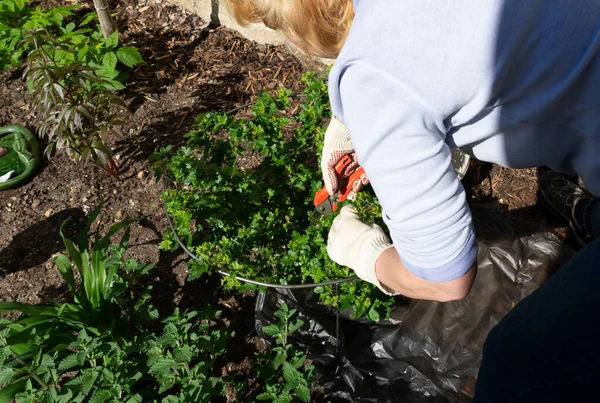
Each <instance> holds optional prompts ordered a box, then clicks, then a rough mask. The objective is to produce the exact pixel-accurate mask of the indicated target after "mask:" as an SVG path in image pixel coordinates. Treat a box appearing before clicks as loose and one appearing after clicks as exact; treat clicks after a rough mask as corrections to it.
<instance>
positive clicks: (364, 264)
mask: <svg viewBox="0 0 600 403" xmlns="http://www.w3.org/2000/svg"><path fill="white" fill-rule="evenodd" d="M393 247H394V245H392V243H391V242H390V240H389V238H388V237H387V236H386V235H385V234H384V233H383V231H381V233H380V234H377V236H376V237H373V238H372V239H370V240H369V241H368V242H366V243H365V244H364V245H363V247H362V250H361V251H360V267H361V269H362V270H361V273H360V274H361V275H360V276H359V277H361V278H362V279H363V280H365V281H367V282H369V283H371V284H374V285H376V286H377V288H379V289H380V290H381V291H382V292H383V293H384V294H386V295H398V294H399V293H397V292H394V291H393V290H391V289H389V288H387V287H386V286H384V285H383V284H381V282H380V281H379V279H378V278H377V274H376V273H375V263H376V262H377V259H378V258H379V256H380V255H381V254H382V253H383V252H384V251H386V250H388V249H390V248H393ZM357 274H358V272H357Z"/></svg>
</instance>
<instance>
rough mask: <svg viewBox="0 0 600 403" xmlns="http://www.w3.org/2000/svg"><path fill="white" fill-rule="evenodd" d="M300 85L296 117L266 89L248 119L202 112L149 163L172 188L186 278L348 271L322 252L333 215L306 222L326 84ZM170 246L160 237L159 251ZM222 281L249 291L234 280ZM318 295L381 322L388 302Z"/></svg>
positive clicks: (308, 80) (313, 79) (281, 94)
mask: <svg viewBox="0 0 600 403" xmlns="http://www.w3.org/2000/svg"><path fill="white" fill-rule="evenodd" d="M303 83H304V84H305V85H306V89H305V90H304V94H305V98H304V99H303V101H302V102H301V104H300V105H299V106H298V107H297V108H295V110H297V112H295V113H290V112H289V110H290V109H291V106H290V104H291V102H292V100H291V98H290V91H288V90H285V89H280V90H279V91H278V92H277V94H276V95H275V96H272V95H270V94H268V93H264V94H262V95H260V96H259V97H258V99H257V101H256V104H255V105H254V106H253V108H252V116H251V117H248V118H246V117H240V118H237V117H235V116H231V115H227V114H225V113H207V114H204V115H201V116H199V117H198V118H197V120H196V125H195V128H194V130H193V131H191V132H190V133H188V134H187V138H188V142H187V145H186V146H185V147H182V148H181V149H179V150H176V151H174V150H172V149H171V148H170V147H167V148H164V149H162V150H161V151H160V152H159V153H157V154H156V155H155V156H154V157H153V161H154V163H155V167H156V172H157V174H158V175H159V176H160V175H161V174H164V175H166V177H167V180H168V181H169V183H170V190H168V191H166V192H164V194H163V198H164V200H165V205H166V208H167V210H168V212H169V214H170V215H171V216H172V217H173V219H174V223H175V227H176V232H177V234H178V236H179V237H181V238H182V240H183V242H185V244H186V245H187V246H188V247H189V248H190V249H191V250H192V251H193V252H194V253H195V254H196V255H197V256H198V257H199V258H200V259H201V261H200V262H198V261H193V262H191V263H190V267H189V279H190V280H193V279H196V278H198V277H200V276H201V275H202V274H203V273H207V272H210V271H214V270H216V269H222V270H226V271H229V272H231V273H232V274H235V275H238V276H242V277H246V278H251V279H256V280H261V281H266V282H271V283H276V284H293V283H309V282H322V281H326V280H336V279H342V278H346V277H349V276H352V275H353V273H352V271H351V270H350V269H348V268H345V267H341V266H339V265H337V264H335V263H334V262H333V261H331V260H330V259H329V257H328V255H327V241H326V240H327V233H328V229H329V227H330V225H331V222H332V220H333V218H334V217H333V216H334V215H333V214H332V215H331V216H330V217H326V218H325V219H324V220H323V221H321V223H319V224H315V223H313V222H312V221H311V220H310V216H311V214H312V210H313V208H314V206H313V205H312V200H313V197H314V193H315V191H317V190H319V189H320V188H321V187H322V186H323V183H322V178H321V175H320V170H319V167H318V155H317V153H318V150H320V149H321V144H322V141H323V135H324V130H325V127H324V125H325V124H326V123H327V122H326V119H327V118H329V117H330V116H331V112H330V110H329V104H328V97H327V86H326V83H325V82H324V80H323V79H322V78H320V77H318V76H315V75H313V74H307V75H305V76H304V78H303ZM362 197H363V198H369V200H370V202H369V201H368V200H366V199H365V200H363V201H362V202H363V204H365V205H368V204H369V203H371V204H376V199H375V198H374V196H372V195H371V194H367V193H366V192H365V194H364V196H362ZM361 200H362V199H361ZM176 246H177V243H176V242H175V239H174V238H173V236H172V235H171V234H166V235H165V239H164V241H163V243H162V247H163V248H166V249H171V248H175V247H176ZM223 282H224V285H225V287H227V288H238V289H244V288H246V287H247V286H246V285H244V284H240V283H239V282H238V281H236V280H235V279H234V278H232V277H228V278H224V280H223ZM316 291H317V292H318V293H319V294H320V297H321V301H322V302H324V303H325V304H327V305H333V306H339V307H340V308H341V309H347V308H351V312H352V315H353V316H354V317H357V318H358V317H364V316H366V317H367V318H369V319H371V320H373V321H378V320H379V319H380V318H381V315H382V314H383V316H388V314H389V307H390V306H391V304H392V302H393V299H391V298H388V297H386V296H385V295H384V294H382V293H381V292H380V291H379V290H377V288H375V287H374V286H372V285H370V284H368V283H366V282H363V281H353V282H347V283H343V284H340V294H339V296H338V295H336V294H335V292H334V290H333V288H332V287H319V288H317V290H316Z"/></svg>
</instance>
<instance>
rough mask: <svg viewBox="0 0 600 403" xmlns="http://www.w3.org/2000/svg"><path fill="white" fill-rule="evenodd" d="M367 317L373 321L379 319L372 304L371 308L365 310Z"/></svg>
mask: <svg viewBox="0 0 600 403" xmlns="http://www.w3.org/2000/svg"><path fill="white" fill-rule="evenodd" d="M367 319H369V320H370V321H373V322H379V321H380V320H381V316H380V315H379V312H377V309H375V307H374V306H372V307H371V309H369V311H368V312H367Z"/></svg>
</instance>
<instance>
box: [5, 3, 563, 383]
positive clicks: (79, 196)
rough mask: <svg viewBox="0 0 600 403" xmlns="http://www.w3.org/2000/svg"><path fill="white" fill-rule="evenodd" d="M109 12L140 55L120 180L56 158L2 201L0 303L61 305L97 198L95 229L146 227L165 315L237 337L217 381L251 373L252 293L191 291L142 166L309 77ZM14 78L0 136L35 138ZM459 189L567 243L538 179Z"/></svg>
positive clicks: (11, 75) (291, 64)
mask: <svg viewBox="0 0 600 403" xmlns="http://www.w3.org/2000/svg"><path fill="white" fill-rule="evenodd" d="M114 11H115V12H116V15H117V25H118V26H119V28H120V32H121V42H122V43H123V44H127V45H134V46H137V47H138V48H140V50H141V52H142V55H143V57H144V59H145V61H146V63H145V64H143V65H142V66H140V67H138V68H136V69H135V70H134V71H132V72H131V76H130V80H129V82H128V84H127V85H128V87H127V90H126V91H124V92H123V94H122V95H123V96H124V98H125V99H126V103H127V110H126V111H125V112H124V114H125V116H124V121H126V122H127V123H126V125H125V127H124V128H123V129H124V130H123V132H124V133H125V138H122V139H114V141H113V145H114V146H115V148H116V149H117V150H118V153H117V157H116V158H117V162H118V163H119V164H120V165H121V168H122V172H121V173H120V174H119V175H118V176H109V175H107V174H106V172H104V171H103V170H101V169H98V168H96V167H93V166H88V167H83V166H81V165H79V164H77V163H74V162H72V161H70V160H69V159H68V158H67V157H66V156H65V155H64V154H58V155H56V156H55V157H54V158H53V159H52V160H51V161H45V162H43V164H42V167H41V169H40V172H39V173H38V175H37V176H36V177H35V178H34V179H33V180H32V181H31V183H29V184H27V185H25V186H23V187H21V188H18V189H14V190H9V191H4V192H0V211H1V213H0V228H2V231H0V301H21V302H29V303H40V302H45V301H57V300H61V299H64V298H66V297H67V296H68V295H67V289H66V287H65V285H64V283H63V282H62V281H61V278H60V276H59V275H58V272H57V270H56V268H55V267H54V264H53V262H52V256H53V255H54V254H56V253H58V252H61V251H62V249H63V247H62V242H61V240H60V237H59V235H58V230H59V227H60V225H61V223H62V222H63V221H64V220H65V219H67V218H69V217H71V221H70V222H69V224H68V225H67V226H66V232H67V235H69V236H74V235H75V234H76V233H77V232H78V231H79V230H81V228H82V227H83V224H84V222H85V219H86V217H85V216H86V214H88V213H89V211H90V210H91V209H93V208H94V207H95V206H97V205H98V203H100V201H101V200H102V199H104V200H105V201H106V203H105V208H104V210H103V213H102V214H101V216H100V220H99V228H100V229H101V230H106V229H107V228H108V226H110V225H111V224H112V223H115V222H118V221H120V220H122V219H123V218H126V217H142V218H143V220H142V221H140V222H139V223H136V224H133V226H132V236H131V244H132V245H133V247H132V249H131V254H132V256H133V257H135V258H137V259H139V260H142V261H150V262H153V263H155V264H156V268H155V269H154V270H153V272H152V277H151V279H150V283H151V284H153V285H154V286H155V287H154V291H155V295H154V297H155V302H156V305H157V307H158V308H159V310H160V311H161V313H163V314H168V313H170V312H171V311H172V309H173V308H174V307H175V306H176V305H179V306H180V307H181V308H182V309H188V308H198V307H201V306H203V305H206V304H208V303H212V304H215V305H220V308H221V309H223V311H224V316H225V320H226V322H227V323H228V324H229V325H230V326H232V327H233V328H234V330H235V331H236V335H237V336H236V340H235V341H234V343H231V351H230V352H229V355H230V357H229V358H230V362H229V363H227V364H225V365H224V368H223V371H224V373H227V372H230V371H232V370H240V371H242V372H241V376H245V375H250V374H248V362H247V360H246V359H245V357H251V356H252V354H253V351H255V350H256V348H257V346H260V345H259V342H258V341H257V338H256V337H255V334H254V331H253V329H254V312H253V311H254V298H253V295H252V294H247V295H239V294H235V295H234V294H229V293H225V292H223V291H222V290H221V288H220V287H219V281H220V279H219V278H218V277H216V276H213V277H206V278H204V279H201V280H198V281H194V282H190V283H186V282H185V278H186V267H185V263H184V262H185V260H186V256H185V255H184V254H183V253H182V252H181V251H177V252H165V251H160V250H159V249H158V248H157V245H158V243H159V242H160V240H161V234H162V233H163V232H165V231H167V229H168V227H167V221H166V218H165V214H164V211H163V209H162V207H161V199H160V193H161V190H162V188H163V185H162V183H161V182H157V181H156V180H155V179H154V176H153V173H152V172H151V168H150V167H149V165H148V162H147V159H148V157H149V156H150V155H151V154H152V153H153V152H154V151H155V150H157V149H159V148H160V147H162V146H166V145H169V144H171V145H173V146H174V147H176V146H178V145H180V144H182V143H183V141H184V138H183V135H184V134H185V133H186V132H187V131H189V130H190V127H191V125H192V124H193V120H194V118H195V117H196V116H197V115H198V114H199V113H200V112H204V111H212V110H228V109H230V108H232V107H234V106H238V105H241V104H244V103H246V102H248V101H249V100H252V99H253V97H254V96H255V95H256V93H257V92H259V91H262V90H273V89H275V88H277V87H279V86H285V87H287V88H290V89H292V90H298V89H299V78H300V75H301V73H302V72H303V71H304V70H305V68H304V66H303V65H302V64H301V63H300V62H298V60H297V59H296V58H295V57H294V56H293V55H291V54H290V53H289V52H288V51H287V48H285V47H275V46H261V45H257V44H255V43H253V42H249V41H247V40H245V39H242V38H240V37H239V36H237V35H236V34H234V33H231V32H229V31H227V30H224V29H221V28H216V29H212V28H211V27H209V26H207V25H206V24H205V23H204V22H203V21H201V20H200V19H199V18H198V17H197V16H195V15H193V14H190V13H188V12H186V11H183V10H181V9H179V8H178V7H175V6H173V5H168V4H166V3H156V2H154V1H146V2H145V1H142V2H139V3H138V4H137V5H133V3H119V4H118V5H117V6H116V8H115V9H114ZM21 74H22V71H20V70H19V69H9V70H7V71H4V72H2V73H0V126H5V125H12V124H19V125H23V126H26V127H28V128H29V129H30V130H32V131H33V130H34V128H35V123H36V121H35V117H34V115H33V113H32V112H31V110H30V100H31V98H30V96H29V94H28V93H27V90H26V85H25V82H24V81H23V80H22V79H21ZM464 183H465V187H466V189H467V193H468V197H469V199H470V200H471V201H472V202H474V203H480V204H486V205H490V206H492V207H493V208H495V209H498V210H500V211H506V212H507V213H508V214H516V215H520V216H523V217H526V218H528V219H532V220H534V221H537V222H539V223H542V224H540V225H541V227H543V228H545V229H558V230H559V232H560V233H561V234H563V235H565V236H566V237H567V238H568V239H570V238H569V235H568V234H567V232H566V231H565V229H564V228H562V227H561V226H562V225H564V224H562V223H561V222H560V221H559V220H557V219H556V217H553V216H551V215H549V213H548V209H547V208H544V207H543V205H542V206H538V197H537V175H536V171H535V170H533V169H529V170H509V169H502V168H500V167H497V166H493V165H491V164H484V163H479V162H473V163H472V167H471V169H470V171H469V173H468V176H467V178H465V181H464ZM244 371H246V372H244Z"/></svg>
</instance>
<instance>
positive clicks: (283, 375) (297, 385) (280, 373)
mask: <svg viewBox="0 0 600 403" xmlns="http://www.w3.org/2000/svg"><path fill="white" fill-rule="evenodd" d="M295 313H296V310H295V309H289V307H288V306H287V305H286V304H282V305H281V307H280V308H279V309H278V310H277V311H276V312H275V316H276V317H277V318H278V319H279V322H278V323H276V324H271V325H267V326H265V327H263V328H262V331H263V332H264V334H265V335H267V336H270V337H271V338H273V341H274V347H272V348H271V349H270V350H268V351H266V352H261V353H258V354H257V355H256V356H257V359H258V362H259V363H263V364H262V366H259V370H258V376H259V378H261V379H264V381H265V385H264V389H265V391H264V392H263V393H261V394H259V395H258V396H256V400H269V401H272V402H276V403H289V402H292V401H293V400H294V398H297V399H298V400H301V401H303V402H310V401H311V399H310V388H309V385H310V383H311V382H312V381H314V379H315V373H314V371H315V368H314V366H313V365H308V364H307V363H306V359H307V356H306V354H305V353H303V352H301V351H299V350H296V349H295V348H294V347H293V346H292V345H291V344H290V343H289V342H288V337H289V336H290V335H291V334H292V333H294V332H295V331H296V330H298V329H299V328H300V327H301V326H302V325H303V324H304V322H302V321H301V320H298V321H296V322H292V321H291V320H292V317H293V316H294V314H295ZM282 380H283V382H281V381H282Z"/></svg>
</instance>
